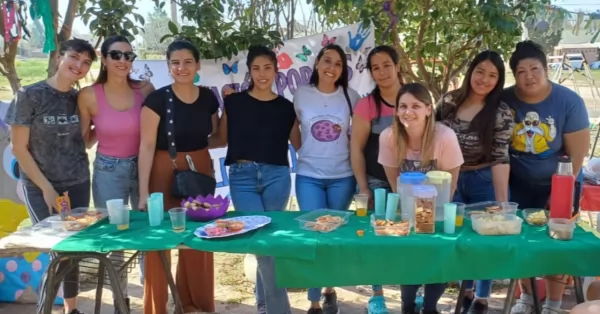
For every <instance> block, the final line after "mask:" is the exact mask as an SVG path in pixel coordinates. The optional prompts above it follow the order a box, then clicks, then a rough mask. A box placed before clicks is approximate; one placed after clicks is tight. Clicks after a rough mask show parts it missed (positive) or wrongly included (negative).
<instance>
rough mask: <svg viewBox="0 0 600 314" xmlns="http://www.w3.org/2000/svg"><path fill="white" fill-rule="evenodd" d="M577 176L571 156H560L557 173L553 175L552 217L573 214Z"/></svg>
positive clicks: (551, 194)
mask: <svg viewBox="0 0 600 314" xmlns="http://www.w3.org/2000/svg"><path fill="white" fill-rule="evenodd" d="M574 192H575V176H574V175H573V164H572V163H571V158H569V157H568V156H563V157H559V158H558V167H557V169H556V173H555V174H554V175H552V187H551V192H550V218H565V219H570V218H571V216H572V214H573V197H574Z"/></svg>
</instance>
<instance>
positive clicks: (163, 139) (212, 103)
mask: <svg viewBox="0 0 600 314" xmlns="http://www.w3.org/2000/svg"><path fill="white" fill-rule="evenodd" d="M198 88H199V89H200V95H198V98H197V99H196V101H194V102H193V103H191V104H187V103H184V102H183V101H181V100H180V99H179V98H177V96H176V95H175V93H174V92H173V90H172V89H171V85H167V86H165V87H162V88H160V89H157V90H156V91H154V92H152V93H151V94H150V95H148V97H147V98H146V100H145V101H144V106H146V107H148V108H150V109H152V111H154V112H156V114H158V115H159V116H160V122H159V124H158V132H157V135H156V149H157V150H168V147H169V146H168V141H167V121H166V120H167V119H166V118H165V115H166V113H167V112H166V111H167V101H168V99H167V92H166V90H167V89H169V90H170V93H169V94H170V95H171V97H173V104H174V107H175V109H174V110H175V121H174V123H175V146H176V147H177V151H178V152H192V151H196V150H199V149H204V148H206V147H208V136H209V135H210V134H211V133H212V128H213V125H212V115H213V114H215V113H216V112H217V110H219V101H218V100H217V97H216V96H215V94H213V92H212V91H211V90H210V89H208V88H206V87H202V86H199V87H198Z"/></svg>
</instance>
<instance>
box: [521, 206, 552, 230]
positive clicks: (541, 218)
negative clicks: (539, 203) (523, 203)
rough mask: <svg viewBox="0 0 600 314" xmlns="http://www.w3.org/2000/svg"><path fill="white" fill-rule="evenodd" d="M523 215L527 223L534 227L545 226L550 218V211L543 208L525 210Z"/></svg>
mask: <svg viewBox="0 0 600 314" xmlns="http://www.w3.org/2000/svg"><path fill="white" fill-rule="evenodd" d="M522 213H523V219H525V222H527V223H528V224H530V225H532V226H544V225H546V224H547V223H548V219H549V217H550V213H549V211H547V210H545V209H541V208H525V209H523V211H522Z"/></svg>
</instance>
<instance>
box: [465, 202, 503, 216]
mask: <svg viewBox="0 0 600 314" xmlns="http://www.w3.org/2000/svg"><path fill="white" fill-rule="evenodd" d="M501 212H502V203H500V202H492V201H490V202H479V203H473V204H468V205H465V215H467V217H471V216H472V215H481V214H499V213H501Z"/></svg>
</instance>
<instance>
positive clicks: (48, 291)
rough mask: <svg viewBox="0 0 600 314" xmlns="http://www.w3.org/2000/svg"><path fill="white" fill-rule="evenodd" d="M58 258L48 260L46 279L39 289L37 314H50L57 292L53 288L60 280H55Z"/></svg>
mask: <svg viewBox="0 0 600 314" xmlns="http://www.w3.org/2000/svg"><path fill="white" fill-rule="evenodd" d="M59 263H60V258H59V257H58V256H57V257H55V258H53V259H51V260H50V264H48V268H47V269H46V274H45V276H46V278H45V280H44V281H43V286H42V288H41V289H40V292H41V293H40V299H39V300H38V308H37V311H38V313H43V314H52V306H53V305H54V300H55V299H56V294H57V292H58V291H57V290H56V289H55V287H56V286H57V285H60V282H61V281H62V279H61V278H57V277H58V276H57V272H58V265H59Z"/></svg>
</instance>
